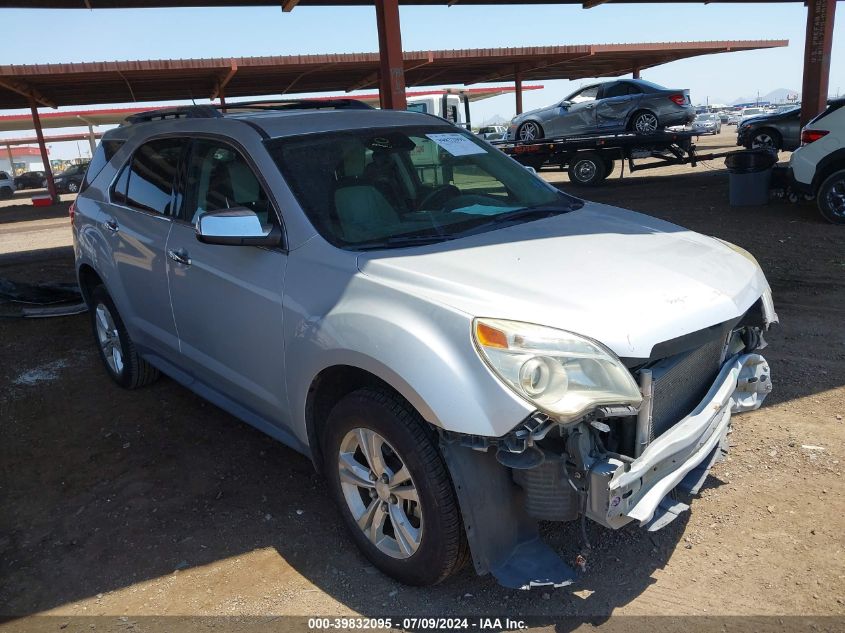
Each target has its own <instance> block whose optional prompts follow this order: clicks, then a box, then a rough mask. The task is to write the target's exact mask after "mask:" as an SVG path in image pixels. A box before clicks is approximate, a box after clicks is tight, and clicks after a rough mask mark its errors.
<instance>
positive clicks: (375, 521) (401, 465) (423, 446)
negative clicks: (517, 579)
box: [322, 388, 468, 586]
mask: <svg viewBox="0 0 845 633" xmlns="http://www.w3.org/2000/svg"><path fill="white" fill-rule="evenodd" d="M326 424H327V426H326V429H325V431H324V432H323V438H322V448H323V458H324V471H323V472H324V473H325V474H326V477H327V478H328V483H329V488H330V490H331V492H332V496H333V497H334V498H335V501H336V503H337V504H338V507H339V509H340V512H341V515H342V516H343V521H344V523H345V524H346V527H347V528H348V530H349V532H350V535H351V536H352V540H354V541H355V544H356V545H357V546H358V548H359V549H360V550H361V552H362V553H363V554H364V556H365V557H366V558H367V559H368V560H369V561H370V562H371V563H372V564H373V565H375V566H376V567H377V568H378V569H380V570H381V571H382V572H384V573H385V574H387V575H388V576H391V577H393V578H395V579H397V580H399V581H400V582H403V583H405V584H408V585H417V586H425V585H433V584H436V583H439V582H442V581H443V580H445V579H446V578H448V577H449V576H451V575H452V574H454V573H455V572H457V571H458V570H459V569H460V568H461V567H462V566H463V565H464V563H465V562H466V559H467V554H468V546H467V542H466V535H465V533H464V527H463V522H462V521H461V515H460V509H459V507H458V501H457V499H456V497H455V491H454V489H453V487H452V481H451V479H450V477H449V472H448V470H447V468H446V465H445V463H444V462H443V458H442V457H441V455H440V451H439V450H438V447H437V436H436V435H434V434H433V433H432V432H431V430H430V429H429V428H427V426H426V424H425V422H424V421H423V420H422V418H421V417H420V416H419V414H418V413H417V412H416V411H415V410H414V409H413V408H412V407H411V406H410V405H409V404H408V403H407V402H405V401H404V400H403V399H402V398H401V397H399V396H398V395H396V394H395V393H393V392H391V391H390V390H388V389H380V388H363V389H359V390H357V391H354V392H352V393H351V394H349V395H347V396H345V397H344V398H343V399H341V400H340V401H339V402H338V403H337V404H336V405H335V407H334V408H333V409H332V411H331V413H330V414H329V416H328V420H327V421H326ZM365 448H366V453H365Z"/></svg>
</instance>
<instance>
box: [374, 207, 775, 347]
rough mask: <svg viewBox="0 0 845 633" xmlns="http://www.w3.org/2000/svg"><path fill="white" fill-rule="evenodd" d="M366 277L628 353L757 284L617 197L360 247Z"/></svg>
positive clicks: (737, 304) (716, 249) (724, 254)
mask: <svg viewBox="0 0 845 633" xmlns="http://www.w3.org/2000/svg"><path fill="white" fill-rule="evenodd" d="M358 268H359V270H360V271H361V272H362V273H363V274H364V275H366V276H368V277H370V278H371V279H373V280H374V281H377V282H379V283H384V284H387V285H390V286H393V287H396V288H397V289H399V290H401V291H403V292H408V293H411V294H414V295H418V296H425V297H426V298H428V299H429V300H431V301H433V302H436V303H440V304H442V305H446V306H449V307H451V308H453V309H457V310H459V311H462V312H464V313H466V314H468V315H470V316H473V317H494V318H502V319H511V320H515V321H526V322H530V323H538V324H541V325H547V326H551V327H556V328H560V329H563V330H568V331H571V332H575V333H578V334H582V335H585V336H589V337H591V338H593V339H595V340H597V341H600V342H602V343H604V344H605V345H606V346H608V347H609V348H610V349H612V350H613V351H614V352H615V353H616V354H618V355H619V356H621V357H627V358H648V357H649V356H650V354H651V350H652V348H653V347H654V346H655V345H656V344H658V343H661V342H663V341H668V340H671V339H674V338H676V337H679V336H683V335H684V334H689V333H690V332H695V331H697V330H701V329H703V328H706V327H709V326H712V325H715V324H717V323H722V322H725V321H728V320H731V319H734V318H736V317H738V316H740V315H742V314H743V313H744V312H745V311H746V310H748V308H749V307H751V305H753V304H754V302H755V301H756V300H757V299H758V298H759V297H760V295H761V294H762V293H763V292H764V290H765V289H766V288H767V284H766V280H765V277H764V276H763V273H762V271H761V270H760V268H759V267H758V266H757V265H756V264H754V263H753V262H752V261H750V260H749V259H747V258H746V257H744V256H742V255H740V254H738V253H737V252H736V251H734V250H732V249H731V248H729V247H727V246H725V245H724V244H723V243H721V242H719V241H718V240H716V239H714V238H711V237H707V236H704V235H700V234H698V233H694V232H692V231H688V230H686V229H683V228H681V227H678V226H675V225H673V224H670V223H668V222H664V221H662V220H658V219H656V218H652V217H649V216H646V215H642V214H639V213H634V212H633V211H625V210H623V209H618V208H615V207H609V206H606V205H600V204H595V203H589V202H588V203H586V204H585V205H584V207H583V208H581V209H579V210H577V211H573V212H570V213H567V214H564V215H560V216H556V217H553V218H549V219H545V220H537V221H534V222H527V223H524V224H520V225H517V226H513V227H508V228H504V229H499V230H495V231H490V232H487V233H483V234H480V235H474V236H470V237H466V238H462V239H457V240H454V241H450V242H444V243H441V244H434V245H428V246H420V247H413V248H408V249H399V250H391V251H373V252H366V253H361V254H360V256H359V258H358Z"/></svg>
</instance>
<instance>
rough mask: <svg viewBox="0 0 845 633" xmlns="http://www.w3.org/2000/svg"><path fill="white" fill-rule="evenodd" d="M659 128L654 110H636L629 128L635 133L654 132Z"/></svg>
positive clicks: (645, 133)
mask: <svg viewBox="0 0 845 633" xmlns="http://www.w3.org/2000/svg"><path fill="white" fill-rule="evenodd" d="M659 128H660V122H659V121H658V120H657V115H656V114H654V112H649V111H648V110H643V111H642V112H637V113H636V114H635V115H634V117H633V118H632V119H631V129H632V130H633V131H634V132H636V133H637V134H643V135H647V134H654V133H655V132H657V130H658V129H659Z"/></svg>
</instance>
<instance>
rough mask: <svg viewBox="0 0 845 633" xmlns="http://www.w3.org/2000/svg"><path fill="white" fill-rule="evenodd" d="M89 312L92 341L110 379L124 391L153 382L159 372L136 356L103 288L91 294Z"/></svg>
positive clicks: (97, 288) (121, 320)
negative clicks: (95, 343) (95, 344)
mask: <svg viewBox="0 0 845 633" xmlns="http://www.w3.org/2000/svg"><path fill="white" fill-rule="evenodd" d="M90 310H91V312H90V313H91V327H92V329H93V331H94V340H95V341H96V342H97V349H98V350H99V351H100V359H101V360H102V361H103V365H104V366H105V368H106V371H107V372H108V374H109V376H111V377H112V379H113V380H114V381H115V382H116V383H117V384H119V385H120V386H121V387H123V388H124V389H137V388H138V387H144V386H146V385H149V384H150V383H152V382H155V380H156V379H157V378H158V377H159V371H158V370H157V369H156V368H155V367H153V366H152V365H150V364H149V363H148V362H147V361H145V360H144V359H143V358H141V356H140V354H138V351H137V350H136V349H135V344H134V343H133V342H132V339H131V338H129V333H128V332H127V331H126V327H125V326H124V325H123V319H121V318H120V314H118V312H117V308H116V307H115V305H114V302H113V301H112V298H111V297H110V296H109V293H108V292H107V291H106V288H105V286H102V285H100V286H97V287H96V288H94V290H92V291H91V304H90Z"/></svg>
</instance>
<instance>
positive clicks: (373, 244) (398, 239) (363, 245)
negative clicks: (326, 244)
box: [349, 235, 456, 251]
mask: <svg viewBox="0 0 845 633" xmlns="http://www.w3.org/2000/svg"><path fill="white" fill-rule="evenodd" d="M454 237H456V236H453V235H393V236H390V237H385V238H384V239H380V240H370V241H369V242H356V243H352V244H349V247H350V248H354V249H355V250H360V251H372V250H378V249H382V248H402V247H403V246H420V245H423V244H437V243H439V242H445V241H447V240H451V239H454Z"/></svg>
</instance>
